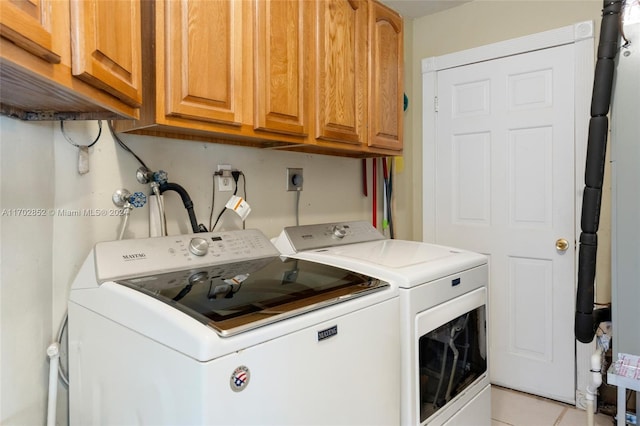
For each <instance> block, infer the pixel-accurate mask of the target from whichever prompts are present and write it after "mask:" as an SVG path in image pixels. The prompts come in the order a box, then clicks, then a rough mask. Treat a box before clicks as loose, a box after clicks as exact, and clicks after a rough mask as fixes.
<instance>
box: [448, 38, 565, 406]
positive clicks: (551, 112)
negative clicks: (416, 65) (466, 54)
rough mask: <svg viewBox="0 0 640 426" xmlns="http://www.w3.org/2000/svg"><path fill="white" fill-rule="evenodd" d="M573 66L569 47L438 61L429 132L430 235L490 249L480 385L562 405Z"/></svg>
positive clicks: (563, 396) (449, 243)
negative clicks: (486, 350) (453, 63)
mask: <svg viewBox="0 0 640 426" xmlns="http://www.w3.org/2000/svg"><path fill="white" fill-rule="evenodd" d="M573 75H574V51H573V47H572V46H570V45H564V46H558V47H553V48H547V49H542V50H537V51H533V52H529V53H524V54H517V55H511V56H507V57H503V58H498V59H493V60H489V61H484V62H478V63H473V64H470V65H465V66H459V67H454V68H450V69H446V70H442V71H438V72H437V77H436V81H437V100H438V101H437V114H436V135H437V136H436V141H435V156H436V157H435V242H437V243H439V244H445V245H451V246H457V247H462V248H467V249H470V250H474V251H477V252H481V253H485V254H487V255H489V256H490V281H489V282H490V284H489V294H490V298H489V303H490V304H489V310H490V341H491V352H490V372H491V381H492V383H495V384H499V385H503V386H507V387H510V388H513V389H518V390H522V391H526V392H530V393H533V394H536V395H541V396H546V397H549V398H553V399H556V400H560V401H565V402H570V403H573V402H574V401H575V340H574V337H573V312H574V271H575V229H576V227H575V219H574V218H575V213H574V203H575V190H574V188H575V182H574V155H575V154H574V148H575V147H574V139H575V135H574V84H573V81H572V79H573ZM558 240H565V241H566V242H567V243H568V245H567V248H566V249H565V250H564V251H563V250H558V249H557V248H556V241H558Z"/></svg>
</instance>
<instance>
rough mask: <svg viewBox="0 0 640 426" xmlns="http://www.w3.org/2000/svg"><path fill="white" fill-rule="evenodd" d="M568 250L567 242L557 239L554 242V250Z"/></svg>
mask: <svg viewBox="0 0 640 426" xmlns="http://www.w3.org/2000/svg"><path fill="white" fill-rule="evenodd" d="M568 248H569V242H568V241H567V240H565V239H564V238H559V239H558V240H556V250H558V251H567V249H568Z"/></svg>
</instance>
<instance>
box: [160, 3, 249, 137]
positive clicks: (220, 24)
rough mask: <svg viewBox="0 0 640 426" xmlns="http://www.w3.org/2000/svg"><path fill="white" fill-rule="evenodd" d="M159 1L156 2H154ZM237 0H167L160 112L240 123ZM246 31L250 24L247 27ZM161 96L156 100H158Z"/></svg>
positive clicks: (239, 22) (239, 46) (220, 121)
mask: <svg viewBox="0 0 640 426" xmlns="http://www.w3.org/2000/svg"><path fill="white" fill-rule="evenodd" d="M158 3H160V2H158ZM244 4H245V2H244V1H236V0H216V1H202V0H191V1H189V0H167V1H165V2H164V7H163V8H161V7H157V10H159V11H161V12H164V16H160V14H158V15H157V18H156V19H159V20H160V19H163V21H160V22H163V23H164V27H163V28H162V30H164V34H165V37H164V40H165V42H164V45H163V46H162V45H159V46H157V48H158V49H164V64H163V66H162V65H161V64H156V66H157V72H162V71H163V70H164V72H165V86H166V87H164V88H162V87H158V90H163V89H164V91H165V93H166V97H165V114H166V115H168V116H173V117H184V118H192V119H196V120H204V121H211V122H216V123H223V124H231V125H235V126H240V124H241V122H242V113H241V111H242V109H241V107H242V105H241V100H242V70H243V68H242V42H243V40H242V37H243V33H242V8H243V7H245V6H244ZM247 27H248V28H249V29H250V26H247ZM159 99H160V98H159Z"/></svg>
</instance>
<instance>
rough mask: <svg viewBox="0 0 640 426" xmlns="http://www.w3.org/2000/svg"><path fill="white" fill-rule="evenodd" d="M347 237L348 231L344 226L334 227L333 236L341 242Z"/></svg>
mask: <svg viewBox="0 0 640 426" xmlns="http://www.w3.org/2000/svg"><path fill="white" fill-rule="evenodd" d="M345 235H347V229H346V228H345V227H344V226H342V225H336V226H334V227H333V236H334V238H337V239H339V240H341V239H343V238H344V236H345Z"/></svg>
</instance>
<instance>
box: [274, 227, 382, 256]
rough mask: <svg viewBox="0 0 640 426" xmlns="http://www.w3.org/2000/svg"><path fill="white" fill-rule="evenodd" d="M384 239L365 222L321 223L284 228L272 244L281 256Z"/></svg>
mask: <svg viewBox="0 0 640 426" xmlns="http://www.w3.org/2000/svg"><path fill="white" fill-rule="evenodd" d="M384 239H386V237H385V236H384V235H383V234H381V233H380V231H378V230H377V229H376V228H374V227H373V225H371V224H370V223H369V222H366V221H354V222H335V223H322V224H317V225H302V226H290V227H287V228H284V230H283V231H282V233H281V234H280V236H279V237H278V238H276V239H275V240H274V244H275V245H276V247H277V248H278V249H279V250H280V252H281V253H283V254H293V253H297V252H299V251H306V250H315V249H321V248H326V247H335V246H341V245H346V244H355V243H364V242H367V241H375V240H384Z"/></svg>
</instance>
